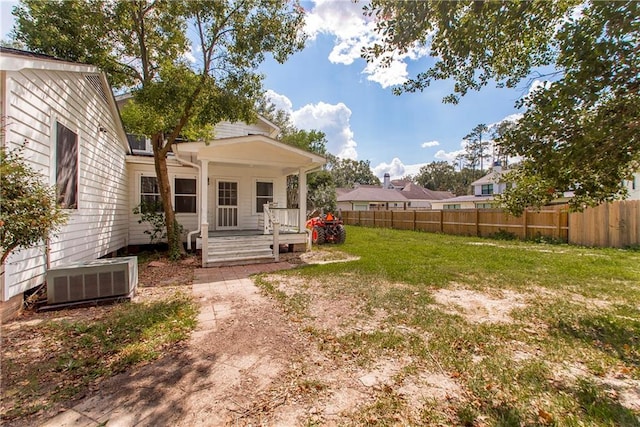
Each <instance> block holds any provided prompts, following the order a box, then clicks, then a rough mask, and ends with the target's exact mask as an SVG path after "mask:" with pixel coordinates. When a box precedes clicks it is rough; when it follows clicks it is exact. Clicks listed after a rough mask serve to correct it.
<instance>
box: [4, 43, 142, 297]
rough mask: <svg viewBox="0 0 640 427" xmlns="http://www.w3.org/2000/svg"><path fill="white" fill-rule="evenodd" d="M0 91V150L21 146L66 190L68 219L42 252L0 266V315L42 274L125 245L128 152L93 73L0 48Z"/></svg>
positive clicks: (106, 91) (102, 80) (99, 77)
mask: <svg viewBox="0 0 640 427" xmlns="http://www.w3.org/2000/svg"><path fill="white" fill-rule="evenodd" d="M0 88H1V94H2V95H1V96H0V116H1V117H2V121H3V123H2V125H3V132H0V138H1V140H0V144H2V145H3V146H4V147H7V149H16V148H17V147H19V146H21V145H23V144H24V146H25V151H24V156H25V160H26V162H27V164H29V166H31V167H32V168H33V169H34V170H36V171H39V172H41V173H42V175H43V177H45V179H46V180H47V181H48V183H49V184H56V185H57V186H58V187H59V188H65V189H66V190H65V192H64V194H63V196H62V200H61V202H62V203H63V204H65V205H66V207H67V213H68V214H69V220H68V223H67V224H66V225H65V226H64V227H62V229H61V230H60V232H59V233H58V235H57V236H56V237H54V238H52V239H51V240H50V241H49V243H48V244H46V245H44V244H43V245H39V246H38V247H34V248H31V249H28V250H22V251H19V252H17V253H14V254H12V255H11V256H10V257H9V258H8V259H7V262H6V264H5V265H4V266H3V271H2V272H1V276H0V289H1V301H2V302H3V303H2V304H1V305H2V306H4V307H3V309H4V308H5V307H6V306H11V305H12V303H21V302H22V293H23V292H25V291H27V290H29V289H32V288H34V287H36V286H38V285H40V284H41V283H43V281H44V276H45V272H46V270H47V268H48V267H56V266H58V265H60V264H63V263H69V262H75V261H85V260H93V259H97V258H100V257H103V256H105V255H107V254H110V253H113V252H114V251H116V250H118V249H120V248H123V247H126V246H127V245H128V244H129V241H128V239H129V227H128V225H129V203H128V193H127V182H128V180H129V176H128V172H127V168H126V166H125V157H126V155H127V154H128V153H129V146H128V144H127V138H126V135H125V133H124V130H123V127H122V124H121V122H120V116H119V114H118V109H117V107H116V103H115V100H114V98H113V95H112V92H111V89H110V87H109V84H108V82H107V80H106V77H105V75H104V74H103V73H102V72H101V71H100V70H99V69H97V68H96V67H94V66H90V65H84V64H77V63H72V62H67V61H61V60H58V59H55V58H52V57H49V56H45V55H37V54H32V53H29V52H24V51H20V50H15V49H9V48H0ZM7 301H11V303H7V304H5V303H4V302H7Z"/></svg>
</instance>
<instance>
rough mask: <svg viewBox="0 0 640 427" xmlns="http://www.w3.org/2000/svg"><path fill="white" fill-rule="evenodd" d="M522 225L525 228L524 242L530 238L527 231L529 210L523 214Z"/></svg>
mask: <svg viewBox="0 0 640 427" xmlns="http://www.w3.org/2000/svg"><path fill="white" fill-rule="evenodd" d="M522 224H523V226H524V237H523V240H527V237H528V235H527V234H528V230H527V208H525V209H524V211H523V212H522Z"/></svg>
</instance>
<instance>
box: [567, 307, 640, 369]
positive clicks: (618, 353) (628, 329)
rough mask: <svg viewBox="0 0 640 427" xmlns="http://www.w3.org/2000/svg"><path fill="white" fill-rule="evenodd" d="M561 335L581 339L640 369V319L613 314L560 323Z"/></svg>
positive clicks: (584, 317)
mask: <svg viewBox="0 0 640 427" xmlns="http://www.w3.org/2000/svg"><path fill="white" fill-rule="evenodd" d="M557 329H558V331H559V332H560V334H562V335H564V336H568V337H571V338H575V339H578V340H580V341H582V342H584V343H585V344H587V345H590V346H593V347H595V348H597V349H598V350H601V351H603V352H605V353H607V354H609V355H610V356H612V357H614V358H617V359H619V360H621V361H622V362H624V363H627V364H629V365H632V366H633V367H635V368H640V319H638V320H634V319H633V318H631V317H624V316H615V315H613V314H606V315H597V316H583V317H581V318H578V319H574V320H568V319H567V320H565V319H560V320H558V322H557Z"/></svg>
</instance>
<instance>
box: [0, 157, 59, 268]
mask: <svg viewBox="0 0 640 427" xmlns="http://www.w3.org/2000/svg"><path fill="white" fill-rule="evenodd" d="M0 196H1V197H0V200H1V201H2V203H0V250H1V251H2V252H1V255H0V265H4V263H5V261H6V260H7V258H8V257H9V255H11V253H13V252H14V251H15V250H18V249H27V248H29V247H32V246H35V245H37V244H38V243H40V242H43V241H45V240H47V239H48V238H49V237H51V235H52V234H53V233H55V232H56V230H58V229H59V227H61V226H62V225H64V224H65V223H66V221H67V215H66V214H65V212H64V211H63V210H62V208H61V207H60V206H59V205H58V204H57V201H56V191H55V187H53V186H47V185H45V184H44V183H43V176H42V175H41V174H39V173H37V172H35V171H34V170H33V169H32V168H31V167H30V166H29V165H28V164H26V163H25V161H24V160H23V157H22V148H20V149H18V150H9V149H7V148H6V147H0Z"/></svg>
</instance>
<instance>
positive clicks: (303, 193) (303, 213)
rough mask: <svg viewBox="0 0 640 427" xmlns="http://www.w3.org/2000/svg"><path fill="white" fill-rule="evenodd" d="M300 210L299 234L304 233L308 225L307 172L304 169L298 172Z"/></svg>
mask: <svg viewBox="0 0 640 427" xmlns="http://www.w3.org/2000/svg"><path fill="white" fill-rule="evenodd" d="M298 209H299V210H300V212H299V214H300V221H299V222H298V224H300V230H299V232H300V233H302V232H304V230H305V225H306V223H307V171H306V170H305V169H302V168H301V169H300V170H299V171H298Z"/></svg>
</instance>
